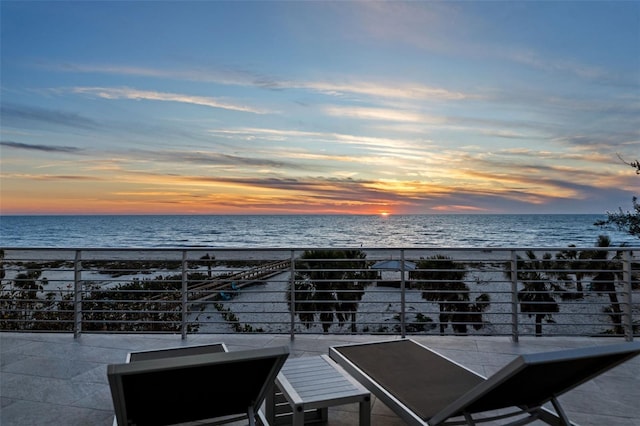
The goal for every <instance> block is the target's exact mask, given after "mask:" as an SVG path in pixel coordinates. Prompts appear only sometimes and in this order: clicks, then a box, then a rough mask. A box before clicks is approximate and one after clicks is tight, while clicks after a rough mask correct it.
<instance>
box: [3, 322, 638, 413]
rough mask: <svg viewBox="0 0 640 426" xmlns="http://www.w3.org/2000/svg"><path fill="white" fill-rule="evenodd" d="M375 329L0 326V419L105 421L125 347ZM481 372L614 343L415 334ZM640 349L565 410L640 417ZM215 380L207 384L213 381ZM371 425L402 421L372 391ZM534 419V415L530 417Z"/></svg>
mask: <svg viewBox="0 0 640 426" xmlns="http://www.w3.org/2000/svg"><path fill="white" fill-rule="evenodd" d="M397 338H398V337H392V336H378V335H375V336H374V335H309V334H304V335H296V337H295V339H294V340H291V339H290V336H288V335H274V334H264V333H263V334H244V333H235V334H195V335H189V338H188V339H186V340H183V339H181V337H180V335H168V334H89V333H86V334H83V335H82V336H81V337H79V338H73V336H72V335H71V334H69V333H67V334H64V333H8V332H4V333H0V359H1V361H2V362H1V370H0V395H1V396H2V398H1V401H2V406H1V409H0V424H2V425H12V426H27V425H29V426H34V425H36V426H37V425H61V426H62V425H64V426H80V425H83V426H86V425H91V426H101V425H102V426H111V425H112V422H113V406H112V403H111V399H110V392H109V385H108V384H107V377H106V370H107V364H110V363H121V362H123V361H124V360H125V358H126V355H127V353H128V352H130V351H140V350H148V349H159V348H166V347H175V346H181V345H197V344H205V343H214V342H225V343H226V344H227V346H228V347H229V349H230V350H241V349H250V348H259V347H265V346H279V345H289V347H290V352H291V355H290V356H310V355H317V354H326V353H328V348H329V346H331V345H338V344H345V343H351V342H353V343H356V342H366V341H375V340H386V339H397ZM412 338H414V339H416V340H418V341H419V342H421V343H423V344H425V345H428V346H429V347H431V348H433V349H435V350H437V351H439V352H440V353H442V354H443V355H445V356H447V357H450V358H451V359H453V360H454V361H457V362H459V363H461V364H463V365H465V366H466V367H468V368H470V369H472V370H474V371H476V372H478V373H480V374H483V375H485V376H488V375H491V374H493V373H494V372H496V371H497V370H498V369H499V368H500V367H502V366H504V365H505V364H506V363H508V362H509V361H510V360H511V359H513V358H514V357H515V356H517V355H518V354H521V353H531V352H540V351H550V350H556V349H565V348H567V349H568V348H580V347H585V346H592V345H606V344H610V343H615V341H617V340H618V339H611V338H607V337H591V338H585V337H545V338H536V337H522V338H521V339H520V341H519V342H518V343H514V342H513V341H512V340H511V338H510V337H506V336H464V337H461V336H414V337H412ZM639 380H640V357H636V358H634V359H633V360H631V361H629V362H627V363H625V364H622V365H620V366H618V367H616V368H615V369H613V370H611V371H609V372H607V373H605V374H603V375H601V376H599V377H597V378H596V379H594V380H592V381H590V382H588V383H585V384H583V385H581V386H580V387H578V388H576V389H574V390H573V391H570V392H569V393H567V394H565V395H563V396H561V397H560V402H561V403H562V405H563V407H564V408H565V410H566V411H567V414H568V416H569V418H571V419H572V420H574V421H575V422H577V423H578V424H580V425H582V426H596V425H607V426H633V425H638V424H640V410H638V407H637V404H638V401H640V388H639V387H638V381H639ZM215 385H220V386H224V384H223V383H221V384H212V386H215ZM372 402H373V404H372V421H371V424H372V425H375V426H401V425H403V424H404V423H403V422H402V421H401V420H400V419H399V418H398V417H397V416H395V415H394V414H393V412H391V411H390V410H389V409H388V408H387V407H386V406H385V405H384V404H383V403H382V402H381V401H380V400H377V399H375V398H374V399H373V401H372ZM328 424H329V425H330V426H351V425H357V424H358V405H357V404H354V405H346V406H339V407H332V408H331V409H330V410H329V422H328ZM534 424H536V423H534Z"/></svg>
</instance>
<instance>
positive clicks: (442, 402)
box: [329, 339, 640, 426]
mask: <svg viewBox="0 0 640 426" xmlns="http://www.w3.org/2000/svg"><path fill="white" fill-rule="evenodd" d="M638 354H640V343H636V342H633V343H624V344H613V345H608V346H599V347H588V348H582V349H571V350H563V351H557V352H544V353H536V354H526V355H520V356H518V357H517V358H516V359H515V360H513V361H512V362H511V363H509V364H508V365H506V366H505V367H504V368H502V369H501V370H500V371H498V372H497V373H495V374H494V375H492V376H491V377H489V378H484V377H482V376H480V375H478V374H476V373H474V372H473V371H471V370H469V369H467V368H465V367H463V366H462V365H460V364H458V363H456V362H454V361H452V360H450V359H447V358H446V357H444V356H442V355H440V354H438V353H437V352H434V351H432V350H431V349H429V348H427V347H425V346H423V345H421V344H419V343H417V342H415V341H413V340H411V339H403V340H394V341H388V342H378V343H365V344H354V345H345V346H335V347H331V348H330V350H329V355H330V356H331V358H332V359H334V360H335V361H336V362H337V363H338V364H340V365H341V366H342V367H343V368H344V369H345V370H346V371H347V372H349V373H350V374H351V375H352V376H353V377H354V378H355V379H356V380H358V381H360V382H361V383H362V384H363V385H364V386H365V387H367V388H368V389H369V390H370V391H371V392H372V393H373V394H375V395H376V396H377V397H378V398H379V399H380V400H381V401H382V402H384V403H385V404H386V405H387V406H388V407H389V408H391V409H392V410H393V411H394V412H395V413H396V414H397V415H398V416H400V417H401V418H402V419H403V420H404V421H406V422H407V424H409V425H420V426H426V425H431V426H433V425H452V424H468V425H474V424H476V423H479V422H483V421H497V420H502V421H504V419H507V418H508V419H509V420H510V421H513V423H511V424H513V425H516V424H526V423H530V422H532V421H535V420H541V421H543V422H545V423H547V424H550V425H574V423H571V422H570V421H569V419H568V418H567V415H566V413H565V412H564V411H563V409H562V407H561V406H560V403H559V402H558V399H557V397H558V396H559V395H561V394H563V393H565V392H567V391H569V390H571V389H573V388H575V387H576V386H578V385H580V384H582V383H584V382H586V381H588V380H590V379H592V378H594V377H596V376H597V375H599V374H601V373H603V372H605V371H607V370H609V369H611V368H613V367H615V366H617V365H619V364H621V363H623V362H625V361H627V360H629V359H631V358H633V357H634V356H636V355H638ZM549 402H550V403H551V404H552V405H553V408H554V409H555V412H554V411H552V410H549V409H546V408H544V407H543V405H544V404H546V403H549ZM474 416H475V417H474Z"/></svg>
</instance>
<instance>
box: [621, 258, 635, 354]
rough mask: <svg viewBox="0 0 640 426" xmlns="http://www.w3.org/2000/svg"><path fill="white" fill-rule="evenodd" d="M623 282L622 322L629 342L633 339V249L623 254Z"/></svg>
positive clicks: (625, 336)
mask: <svg viewBox="0 0 640 426" xmlns="http://www.w3.org/2000/svg"><path fill="white" fill-rule="evenodd" d="M622 257H623V259H622V284H623V287H624V298H625V304H624V306H625V307H624V314H623V317H622V323H623V324H624V338H625V340H626V341H628V342H632V341H633V317H632V309H631V307H632V294H631V290H632V289H633V286H632V282H631V281H632V280H633V275H632V274H631V250H625V251H624V252H623V255H622Z"/></svg>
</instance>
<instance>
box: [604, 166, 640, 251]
mask: <svg viewBox="0 0 640 426" xmlns="http://www.w3.org/2000/svg"><path fill="white" fill-rule="evenodd" d="M620 160H622V162H623V163H625V164H626V165H628V166H630V167H632V168H634V169H635V171H636V174H637V175H640V161H639V160H636V161H631V162H627V161H625V160H623V159H622V158H620ZM595 225H597V226H601V227H607V226H614V227H616V228H617V229H618V230H620V231H623V232H626V233H628V234H629V235H633V236H634V237H638V238H640V203H639V202H638V197H633V198H632V199H631V211H629V210H627V211H623V210H622V207H618V211H614V212H607V219H606V220H599V221H596V222H595Z"/></svg>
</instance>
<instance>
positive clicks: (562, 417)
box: [551, 396, 571, 426]
mask: <svg viewBox="0 0 640 426" xmlns="http://www.w3.org/2000/svg"><path fill="white" fill-rule="evenodd" d="M551 404H553V408H554V410H556V413H557V414H558V416H559V417H560V420H561V421H562V424H563V425H564V426H571V422H570V421H569V417H567V413H565V412H564V410H563V409H562V406H561V405H560V401H558V399H557V398H556V397H555V396H554V397H553V398H551Z"/></svg>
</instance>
